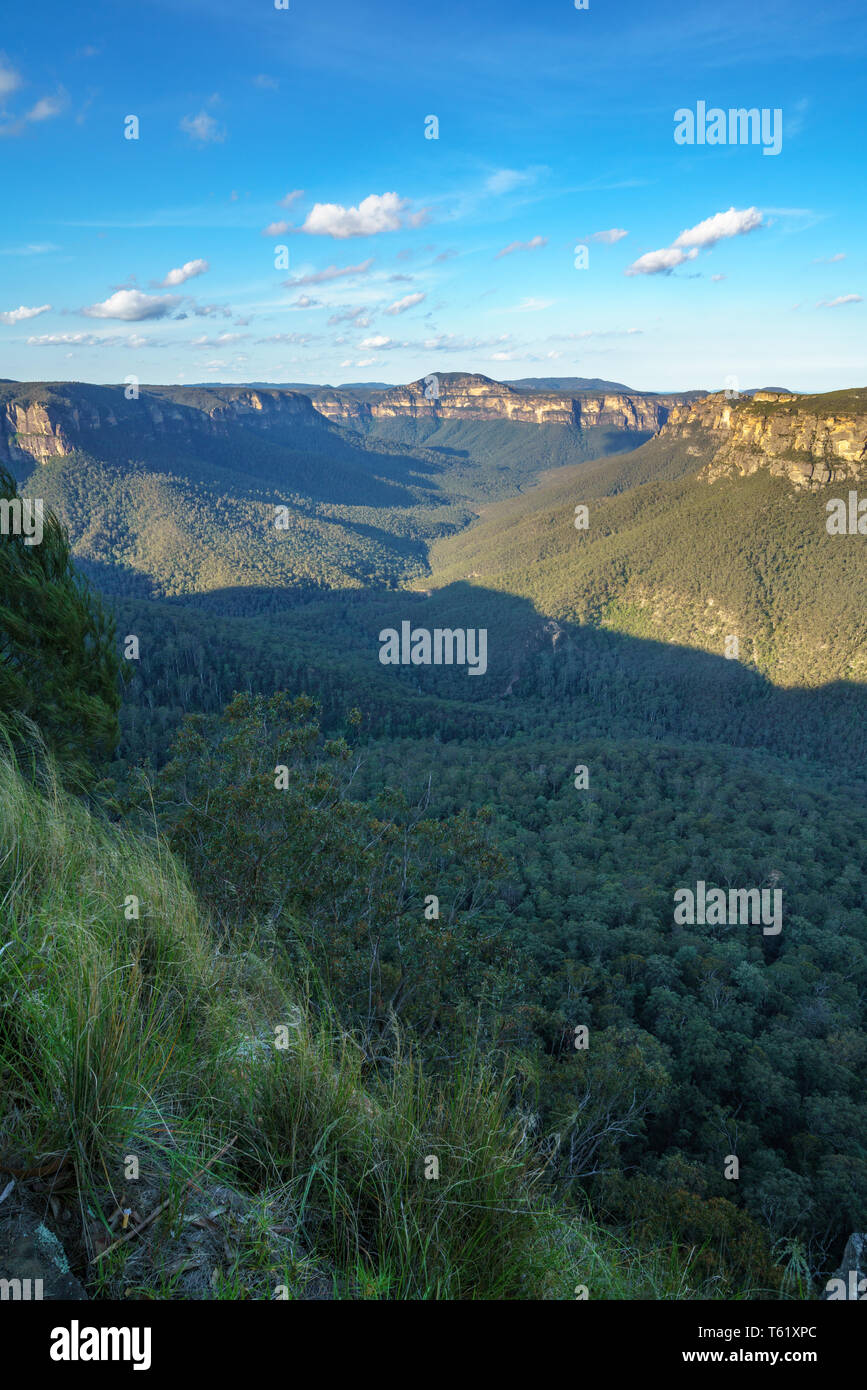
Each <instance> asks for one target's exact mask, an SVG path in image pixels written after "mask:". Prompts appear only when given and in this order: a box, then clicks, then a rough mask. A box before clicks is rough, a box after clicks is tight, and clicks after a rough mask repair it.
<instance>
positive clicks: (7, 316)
mask: <svg viewBox="0 0 867 1390" xmlns="http://www.w3.org/2000/svg"><path fill="white" fill-rule="evenodd" d="M50 308H51V305H50V304H41V305H40V306H39V308H38V309H28V308H26V306H25V305H23V304H22V305H21V306H20V308H18V309H6V310H4V311H3V313H0V323H23V322H24V320H25V319H35V318H37V317H38V316H39V315H40V314H47V313H48V311H49V309H50Z"/></svg>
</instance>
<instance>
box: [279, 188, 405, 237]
mask: <svg viewBox="0 0 867 1390" xmlns="http://www.w3.org/2000/svg"><path fill="white" fill-rule="evenodd" d="M410 206H411V204H410V201H409V199H408V198H401V197H399V196H398V194H397V193H371V194H369V195H368V197H366V198H362V200H361V202H360V203H359V204H358V207H349V208H346V207H343V206H342V204H340V203H315V204H314V205H313V207H312V208H311V210H310V212H309V213H308V214H307V218H306V220H305V222H304V224H303V226H301V227H298V228H296V229H295V230H297V231H299V232H304V233H305V234H306V235H307V236H330V237H335V238H337V239H338V240H343V239H345V238H346V237H352V236H376V235H378V234H379V233H380V232H396V231H399V230H400V228H401V227H420V226H422V225H423V223H424V222H425V221H427V210H426V209H425V208H422V209H421V210H420V211H419V212H410V211H409V209H410Z"/></svg>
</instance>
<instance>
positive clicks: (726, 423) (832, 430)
mask: <svg viewBox="0 0 867 1390" xmlns="http://www.w3.org/2000/svg"><path fill="white" fill-rule="evenodd" d="M660 434H661V435H662V436H664V437H675V438H680V439H683V440H685V441H686V442H687V444H688V445H689V446H690V447H692V448H693V449H694V450H695V452H696V454H698V453H704V452H705V450H706V446H707V442H708V438H710V439H711V441H712V443H713V444H714V445H715V452H714V455H713V458H712V459H711V461H710V463H708V464H706V465H705V467H704V468H703V469H702V471H701V476H702V477H703V478H705V479H706V480H707V481H708V482H715V481H716V480H717V479H718V478H722V477H731V476H735V477H736V476H740V477H744V476H746V475H747V474H750V473H755V472H757V471H758V470H759V469H762V468H764V469H768V470H769V471H770V472H771V473H774V474H776V475H778V476H781V477H786V478H788V479H789V480H790V482H792V483H793V484H794V485H795V487H799V488H802V487H810V486H823V485H825V484H828V483H835V482H845V481H846V480H847V479H855V478H862V477H864V476H865V474H867V390H853V391H833V392H830V393H828V394H827V395H817V396H806V395H793V394H789V393H784V392H771V391H759V392H757V393H756V394H755V395H754V396H752V397H743V398H740V399H734V400H729V399H726V396H725V395H724V394H722V393H717V394H714V395H710V396H705V397H704V399H703V400H700V401H694V402H693V403H692V404H690V405H676V406H675V407H674V408H673V409H672V411H671V413H670V415H669V417H668V420H667V421H666V423H665V425H664V426H663V427H662V430H661V431H660Z"/></svg>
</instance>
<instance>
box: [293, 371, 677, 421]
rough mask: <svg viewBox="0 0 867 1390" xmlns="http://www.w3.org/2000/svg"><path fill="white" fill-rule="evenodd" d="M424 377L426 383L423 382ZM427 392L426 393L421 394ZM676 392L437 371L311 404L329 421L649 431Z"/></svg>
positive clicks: (335, 393)
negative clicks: (531, 384) (534, 385)
mask: <svg viewBox="0 0 867 1390" xmlns="http://www.w3.org/2000/svg"><path fill="white" fill-rule="evenodd" d="M426 382H427V386H426ZM426 392H427V394H426ZM681 400H682V397H680V396H653V395H648V394H644V393H641V392H626V391H624V392H613V391H600V392H595V391H593V392H582V393H580V395H569V394H564V393H561V392H557V391H539V392H534V391H530V390H518V389H516V388H515V387H513V386H507V385H505V384H504V383H503V382H499V381H493V380H491V378H490V377H486V376H478V375H470V374H465V373H459V372H441V373H436V374H434V377H433V380H431V378H425V377H423V378H421V379H420V380H418V381H413V382H410V384H409V385H408V386H395V387H392V389H391V390H388V391H377V392H371V393H369V394H368V395H367V397H366V398H362V397H361V396H360V394H359V393H357V392H351V393H350V392H342V391H340V390H339V389H334V390H330V389H329V390H324V389H323V390H322V391H317V392H315V393H313V401H314V404H315V406H316V409H317V410H319V411H320V412H321V413H322V414H323V415H325V416H327V417H328V419H330V420H340V421H349V422H351V423H354V422H358V423H363V422H365V421H370V420H388V419H410V420H516V421H519V422H521V423H524V424H534V425H544V424H556V425H570V426H572V427H573V428H576V429H582V430H583V429H593V428H599V427H602V428H609V429H622V430H629V431H632V432H635V433H646V434H653V433H655V432H656V431H657V430H658V429H659V428H660V426H661V425H662V424H663V423H664V422H665V420H666V419H667V417H668V413H669V411H670V410H671V408H672V407H673V406H674V405H675V404H677V403H678V402H680V401H681Z"/></svg>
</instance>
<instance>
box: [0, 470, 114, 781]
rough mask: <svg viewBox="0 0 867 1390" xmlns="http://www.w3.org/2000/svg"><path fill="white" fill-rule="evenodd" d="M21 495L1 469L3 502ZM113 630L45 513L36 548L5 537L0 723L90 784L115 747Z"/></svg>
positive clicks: (0, 549) (0, 553)
mask: <svg viewBox="0 0 867 1390" xmlns="http://www.w3.org/2000/svg"><path fill="white" fill-rule="evenodd" d="M16 496H17V489H16V484H15V481H14V479H13V478H12V477H11V475H10V474H9V473H7V472H6V471H5V470H3V469H0V498H6V499H13V498H15V497H16ZM119 665H120V663H119V658H118V654H117V651H116V646H115V630H114V622H113V620H112V618H111V617H109V615H108V614H107V613H106V611H105V609H104V608H103V605H102V603H101V601H100V600H99V598H98V597H97V596H96V594H94V593H93V592H92V591H91V589H90V587H89V585H88V584H87V583H86V582H85V581H84V580H83V579H82V578H81V577H80V576H79V575H78V574H77V573H76V572H75V570H74V569H73V566H72V562H71V558H70V553H69V545H68V541H67V538H66V535H65V533H64V531H63V529H62V528H61V526H60V524H59V522H58V521H57V519H56V517H55V516H54V515H52V514H51V513H46V515H45V516H44V520H43V535H42V540H41V543H40V544H34V545H28V544H27V543H26V539H25V537H24V536H23V535H14V534H9V535H3V536H2V537H0V719H2V720H3V723H4V724H5V726H6V728H7V730H8V732H9V733H10V734H11V736H12V737H13V738H14V739H16V740H17V739H19V738H20V737H21V736H22V734H24V733H25V732H26V728H27V725H28V724H29V725H31V726H32V725H35V726H36V728H37V729H38V731H39V733H40V735H41V736H42V738H43V739H44V740H45V742H46V743H47V745H48V746H49V748H50V749H51V750H52V751H53V753H54V754H55V756H56V757H57V758H58V759H60V760H61V761H62V762H63V763H64V764H65V765H66V766H67V767H68V769H69V770H70V771H72V770H74V771H75V773H76V775H77V776H79V777H86V776H87V775H88V770H89V761H90V760H91V759H93V758H100V757H102V758H105V757H107V756H109V755H110V753H111V752H112V750H113V749H114V746H115V744H116V743H117V739H118V732H119V730H118V719H117V715H118V709H119V707H120V695H119V690H118V685H119Z"/></svg>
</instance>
